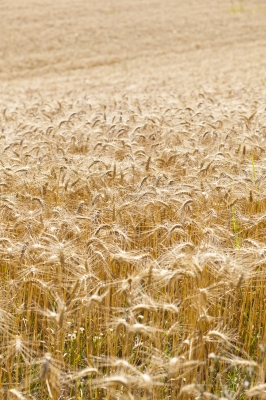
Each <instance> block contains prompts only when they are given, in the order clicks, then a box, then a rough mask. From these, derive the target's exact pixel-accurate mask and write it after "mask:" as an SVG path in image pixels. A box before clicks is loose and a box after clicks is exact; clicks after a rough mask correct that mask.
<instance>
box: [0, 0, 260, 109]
mask: <svg viewBox="0 0 266 400" xmlns="http://www.w3.org/2000/svg"><path fill="white" fill-rule="evenodd" d="M0 13H1V26H0V32H1V33H0V34H1V42H0V55H1V58H0V77H1V92H2V95H1V100H0V101H1V104H2V107H11V108H12V107H13V106H14V105H15V104H17V103H18V102H20V101H23V99H24V100H25V96H26V98H27V99H29V98H30V97H29V96H32V95H33V94H32V93H35V95H37V93H38V95H39V96H41V97H42V98H43V99H44V98H45V99H48V98H49V97H50V96H52V97H53V98H54V96H55V95H56V93H57V95H56V96H57V97H58V96H59V97H58V99H59V98H62V96H65V95H66V93H70V92H71V93H72V94H73V95H74V96H79V95H81V94H84V95H94V96H96V98H98V97H99V98H100V97H105V96H106V95H111V96H113V95H123V94H134V96H136V95H141V94H143V93H146V95H147V94H149V95H152V96H153V95H155V94H156V95H159V94H166V95H168V94H169V93H173V94H175V95H178V96H180V95H186V96H189V95H190V94H191V92H193V91H195V90H197V91H201V90H202V89H204V90H206V91H219V92H222V93H224V94H229V95H230V93H233V92H235V91H238V90H240V91H241V90H243V89H244V90H251V91H253V90H254V91H255V92H256V93H258V94H259V95H260V96H261V94H262V92H264V91H265V71H266V69H265V62H266V57H265V45H266V24H265V18H266V5H265V2H264V0H243V1H234V0H231V1H212V0H204V1H201V2H199V1H197V0H188V1H186V2H184V1H181V0H168V1H167V2H165V1H162V0H136V1H134V2H133V1H129V0H123V1H122V0H98V1H93V0H92V1H87V2H84V1H81V0H74V1H70V0H57V1H51V0H46V1H45V2H44V1H42V0H21V1H20V2H19V6H18V3H17V2H16V1H14V0H9V1H2V2H1V5H0ZM30 93H31V95H30ZM14 96H15V97H14Z"/></svg>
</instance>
